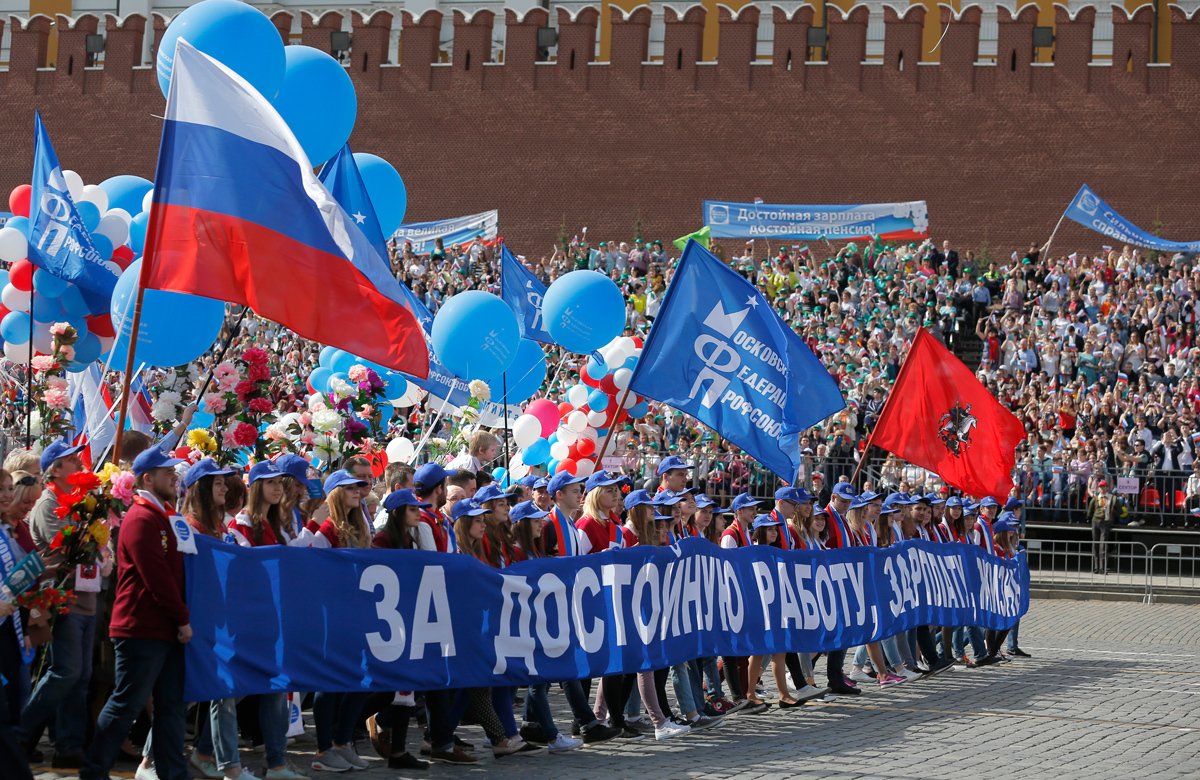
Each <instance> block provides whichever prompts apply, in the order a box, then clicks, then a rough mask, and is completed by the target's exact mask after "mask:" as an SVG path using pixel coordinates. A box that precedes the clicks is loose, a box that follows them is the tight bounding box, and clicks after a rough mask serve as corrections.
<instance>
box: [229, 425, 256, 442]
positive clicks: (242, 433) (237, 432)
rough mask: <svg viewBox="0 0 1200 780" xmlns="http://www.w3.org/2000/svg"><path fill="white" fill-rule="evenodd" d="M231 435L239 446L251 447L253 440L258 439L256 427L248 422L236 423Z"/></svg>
mask: <svg viewBox="0 0 1200 780" xmlns="http://www.w3.org/2000/svg"><path fill="white" fill-rule="evenodd" d="M233 437H234V439H236V440H237V442H238V446H239V447H253V446H254V442H256V441H258V429H257V428H255V427H254V426H253V425H251V424H250V423H238V424H237V428H235V429H234V431H233Z"/></svg>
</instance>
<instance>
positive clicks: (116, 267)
mask: <svg viewBox="0 0 1200 780" xmlns="http://www.w3.org/2000/svg"><path fill="white" fill-rule="evenodd" d="M104 267H105V268H107V269H108V270H110V271H112V272H113V273H114V274H116V275H117V276H120V275H121V271H122V270H123V269H122V268H121V264H120V263H118V262H117V261H116V260H105V261H104Z"/></svg>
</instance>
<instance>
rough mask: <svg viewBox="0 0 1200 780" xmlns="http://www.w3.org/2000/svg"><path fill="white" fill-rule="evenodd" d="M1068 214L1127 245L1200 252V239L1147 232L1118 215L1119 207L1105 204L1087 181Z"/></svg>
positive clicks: (1082, 223)
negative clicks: (1192, 239)
mask: <svg viewBox="0 0 1200 780" xmlns="http://www.w3.org/2000/svg"><path fill="white" fill-rule="evenodd" d="M1066 216H1067V218H1069V219H1070V220H1071V221H1073V222H1078V223H1079V224H1080V225H1083V226H1084V227H1087V228H1091V229H1092V230H1095V231H1096V232H1097V233H1103V234H1104V235H1106V236H1109V237H1110V238H1115V239H1116V240H1118V241H1120V242H1121V243H1123V244H1133V245H1134V246H1140V247H1145V248H1146V249H1157V250H1158V251H1160V252H1185V253H1189V254H1195V253H1197V252H1200V241H1168V240H1166V239H1165V238H1159V237H1158V236H1156V235H1154V234H1152V233H1147V232H1146V231H1145V230H1142V229H1141V228H1140V227H1138V226H1137V225H1135V224H1133V223H1132V222H1130V221H1129V220H1128V219H1126V218H1125V217H1123V216H1121V215H1120V214H1118V213H1117V211H1116V209H1114V208H1113V207H1112V206H1110V205H1108V204H1107V203H1105V202H1104V201H1103V200H1102V199H1101V198H1100V196H1099V195H1097V194H1096V193H1095V192H1094V191H1093V190H1092V188H1091V187H1089V186H1087V185H1086V184H1085V185H1083V186H1082V187H1080V188H1079V192H1077V193H1075V198H1074V199H1073V200H1072V201H1071V205H1070V206H1067V211H1066Z"/></svg>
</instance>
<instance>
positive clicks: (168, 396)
mask: <svg viewBox="0 0 1200 780" xmlns="http://www.w3.org/2000/svg"><path fill="white" fill-rule="evenodd" d="M180 400H181V397H180V395H179V393H177V392H175V391H174V390H165V391H163V392H161V393H159V394H158V400H156V401H155V402H154V406H152V407H150V416H151V417H153V418H154V419H155V420H157V421H159V422H166V421H168V420H174V419H175V417H176V415H178V414H179V402H180Z"/></svg>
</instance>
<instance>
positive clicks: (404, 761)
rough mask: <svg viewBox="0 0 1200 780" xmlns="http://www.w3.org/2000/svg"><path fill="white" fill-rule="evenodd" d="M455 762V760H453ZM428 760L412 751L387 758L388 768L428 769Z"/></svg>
mask: <svg viewBox="0 0 1200 780" xmlns="http://www.w3.org/2000/svg"><path fill="white" fill-rule="evenodd" d="M454 763H457V762H454ZM428 768H429V762H428V761H425V760H422V759H420V758H417V757H416V756H414V755H413V754H412V753H401V754H400V755H398V756H392V757H391V758H389V759H388V769H428Z"/></svg>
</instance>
